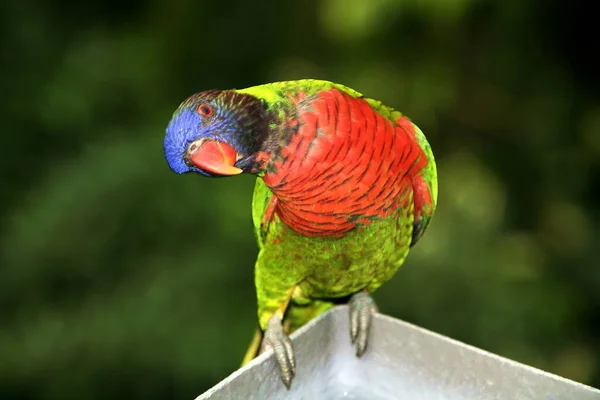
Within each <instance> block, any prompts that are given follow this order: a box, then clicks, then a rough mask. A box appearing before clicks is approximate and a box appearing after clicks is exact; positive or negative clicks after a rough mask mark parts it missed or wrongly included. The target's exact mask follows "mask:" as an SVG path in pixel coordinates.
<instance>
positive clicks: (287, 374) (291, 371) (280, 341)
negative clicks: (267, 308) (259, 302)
mask: <svg viewBox="0 0 600 400" xmlns="http://www.w3.org/2000/svg"><path fill="white" fill-rule="evenodd" d="M269 349H273V352H274V353H275V359H276V360H277V364H278V365H279V375H280V376H281V380H282V381H283V383H284V385H285V386H286V387H287V388H288V389H289V388H290V385H291V384H292V379H293V378H294V376H295V375H296V359H295V356H294V349H293V347H292V341H291V339H290V338H289V336H288V335H287V334H286V333H285V332H284V330H283V325H282V323H281V318H280V317H279V315H277V314H275V315H273V316H272V317H271V318H270V319H269V321H268V322H267V329H266V330H265V334H264V337H263V341H262V345H261V347H260V353H259V354H262V353H264V352H265V351H267V350H269Z"/></svg>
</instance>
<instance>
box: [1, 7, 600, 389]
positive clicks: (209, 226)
mask: <svg viewBox="0 0 600 400" xmlns="http://www.w3.org/2000/svg"><path fill="white" fill-rule="evenodd" d="M584 5H585V3H584V2H583V0H573V1H569V2H568V3H562V2H557V1H541V0H537V1H529V2H523V1H519V0H505V1H491V0H437V1H436V0H406V1H400V0H398V1H392V0H368V1H365V0H324V1H307V0H295V1H275V0H274V1H267V0H264V1H257V2H250V1H243V0H222V1H218V2H215V1H211V2H204V1H192V0H172V1H165V0H154V1H146V2H144V1H129V2H118V1H115V0H108V1H99V0H89V1H87V2H83V1H80V2H62V3H59V2H45V1H42V0H23V1H16V0H9V1H6V2H3V3H2V5H0V15H1V17H0V21H2V23H1V24H0V45H1V50H2V51H1V59H0V61H1V64H0V72H1V73H0V85H1V86H0V88H1V91H2V94H3V96H2V98H1V100H0V101H1V107H0V129H1V132H2V135H1V136H0V141H1V148H2V157H1V158H0V165H1V166H2V168H1V170H0V173H1V179H2V180H1V182H2V186H1V191H0V194H1V196H0V218H1V220H0V222H1V242H0V252H1V253H0V309H1V312H0V398H2V399H40V400H42V399H44V400H45V399H47V400H50V399H65V400H68V399H105V398H111V399H133V398H140V399H141V398H144V399H159V398H160V399H166V398H173V399H192V398H194V397H195V396H196V395H198V394H200V393H202V392H204V391H205V390H207V389H208V388H209V387H211V386H212V385H214V384H216V383H217V382H218V381H219V380H221V379H222V378H224V377H226V376H227V375H228V374H229V373H231V372H232V371H233V370H235V369H236V368H237V367H238V365H239V362H240V360H241V357H242V355H243V353H244V351H245V349H246V346H247V344H248V342H249V340H250V338H251V335H252V332H253V329H254V327H255V298H254V287H253V262H254V259H255V256H256V248H255V244H254V237H253V233H252V228H251V220H250V202H251V191H252V186H253V177H251V176H243V177H238V178H230V179H206V178H201V177H199V176H195V175H185V176H177V175H175V174H174V173H172V172H171V171H170V170H169V168H168V167H167V165H166V162H165V161H164V159H163V154H162V140H163V135H164V130H165V127H166V125H167V123H168V121H169V119H170V117H171V114H172V112H173V111H174V110H175V108H176V107H177V106H178V105H179V103H180V102H181V101H182V100H183V99H184V98H185V97H187V96H188V95H190V94H191V93H193V92H197V91H201V90H205V89H210V88H221V89H228V88H241V87H246V86H252V85H256V84H260V83H265V82H269V81H276V80H287V79H299V78H305V77H313V78H321V79H327V80H332V81H336V82H340V83H343V84H346V85H348V86H351V87H353V88H355V89H357V90H359V91H361V92H363V93H364V94H366V95H368V96H369V97H374V98H377V99H380V100H382V101H384V102H385V103H387V104H389V105H391V106H394V107H396V108H397V109H399V110H401V111H403V112H405V113H406V114H407V115H408V116H409V117H411V118H412V119H413V120H414V121H415V122H416V123H417V124H418V125H419V126H420V127H421V128H422V129H423V131H424V132H425V133H426V135H427V136H428V138H429V140H430V142H431V144H432V146H433V149H434V152H435V154H436V156H437V159H438V163H439V164H438V166H439V177H440V196H439V208H438V212H437V214H436V217H435V218H434V221H433V223H432V225H431V227H430V230H429V231H428V233H427V234H426V235H425V236H424V238H423V240H422V241H421V242H420V243H419V245H418V246H417V247H416V248H415V249H414V251H413V252H412V253H411V255H410V256H409V259H408V262H407V263H406V264H405V266H404V267H403V268H402V269H401V270H400V272H399V273H398V274H397V275H396V277H395V278H394V279H393V280H392V281H391V282H390V283H388V284H387V285H385V286H384V287H383V288H381V289H380V290H379V291H378V292H377V293H376V294H375V298H376V300H377V301H378V303H379V306H380V309H381V311H382V312H384V313H387V314H389V315H392V316H395V317H399V318H402V319H405V320H407V321H410V322H413V323H416V324H418V325H420V326H423V327H425V328H428V329H431V330H434V331H436V332H439V333H442V334H445V335H448V336H450V337H452V338H455V339H459V340H461V341H464V342H466V343H469V344H472V345H475V346H479V347H481V348H483V349H486V350H489V351H492V352H496V353H498V354H500V355H503V356H506V357H510V358H513V359H515V360H518V361H520V362H524V363H527V364H530V365H533V366H535V367H539V368H543V369H545V370H548V371H551V372H553V373H557V374H560V375H563V376H565V377H568V378H572V379H575V380H578V381H581V382H584V383H587V384H591V385H594V386H600V268H599V266H600V265H599V264H600V263H599V261H598V256H597V250H595V249H597V248H598V246H600V232H599V230H600V227H599V224H598V217H599V210H598V200H599V197H600V196H599V192H600V162H599V160H600V132H599V131H600V101H599V97H598V92H599V90H598V89H599V79H598V70H600V65H599V64H598V61H596V60H594V59H593V57H592V56H595V55H597V54H595V53H597V49H596V50H594V48H595V47H594V46H596V45H595V44H587V41H588V40H593V39H592V33H593V32H594V31H595V30H596V29H595V25H597V23H596V22H595V20H593V19H592V18H594V17H592V15H593V14H592V13H591V12H590V11H589V10H588V9H586V8H585V6H584Z"/></svg>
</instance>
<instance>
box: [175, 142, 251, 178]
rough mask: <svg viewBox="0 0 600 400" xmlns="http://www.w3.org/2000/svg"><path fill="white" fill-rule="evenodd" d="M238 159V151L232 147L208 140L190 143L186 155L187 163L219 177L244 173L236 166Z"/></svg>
mask: <svg viewBox="0 0 600 400" xmlns="http://www.w3.org/2000/svg"><path fill="white" fill-rule="evenodd" d="M237 157H238V154H237V151H236V150H235V149H234V148H233V147H231V145H229V144H227V143H225V142H220V141H216V140H207V139H198V140H196V141H194V142H192V143H190V145H189V146H188V148H187V149H186V151H185V155H184V158H185V161H186V163H188V164H191V165H193V166H195V167H196V168H200V169H201V170H204V171H206V172H209V173H212V174H218V175H238V174H241V173H242V172H244V171H243V170H242V169H240V168H238V167H235V166H234V164H235V163H236V161H237Z"/></svg>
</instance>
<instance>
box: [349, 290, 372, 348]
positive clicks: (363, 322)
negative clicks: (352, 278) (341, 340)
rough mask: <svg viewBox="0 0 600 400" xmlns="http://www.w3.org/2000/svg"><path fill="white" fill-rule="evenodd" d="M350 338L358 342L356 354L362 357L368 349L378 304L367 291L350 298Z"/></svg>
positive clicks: (353, 341) (355, 342) (354, 342)
mask: <svg viewBox="0 0 600 400" xmlns="http://www.w3.org/2000/svg"><path fill="white" fill-rule="evenodd" d="M348 305H349V306H350V340H351V341H352V343H353V344H356V356H357V357H361V356H362V355H363V354H364V353H365V350H367V343H368V340H369V331H370V330H371V320H372V319H373V315H374V314H375V313H376V312H377V305H376V304H375V301H373V298H372V297H371V296H370V295H369V293H367V292H366V291H364V290H363V291H361V292H358V293H356V294H355V295H353V296H352V297H351V298H350V302H349V304H348Z"/></svg>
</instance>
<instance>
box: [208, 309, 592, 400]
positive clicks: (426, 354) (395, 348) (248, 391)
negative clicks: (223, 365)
mask: <svg viewBox="0 0 600 400" xmlns="http://www.w3.org/2000/svg"><path fill="white" fill-rule="evenodd" d="M348 331H349V328H348V308H347V306H339V307H335V308H334V309H332V310H330V311H329V312H327V313H325V314H323V315H321V316H320V317H318V318H316V319H315V320H313V321H311V322H310V323H309V324H307V325H305V326H304V327H302V328H301V329H299V330H298V331H297V332H295V333H294V334H293V335H292V339H293V341H294V348H295V350H296V357H297V375H296V377H295V378H294V381H293V382H292V387H291V389H290V390H289V391H288V390H287V389H286V388H285V387H284V386H283V384H282V383H281V381H280V380H279V374H278V371H277V365H276V363H275V360H274V358H273V354H272V352H268V353H265V354H263V355H261V356H260V357H258V358H256V359H255V360H253V361H252V362H251V363H249V364H248V365H246V366H245V367H243V368H241V369H239V370H237V371H235V372H234V373H233V374H231V375H230V376H229V377H227V378H226V379H225V380H223V381H221V382H220V383H219V384H217V385H216V386H214V387H213V388H212V389H210V390H208V391H207V392H206V393H204V394H202V395H200V396H199V397H197V398H196V400H208V399H210V400H221V399H232V400H233V399H235V400H239V399H261V400H262V399H319V400H329V399H331V400H335V399H346V400H348V399H355V400H358V399H361V400H362V399H364V400H388V399H390V400H391V399H410V400H434V399H435V400H442V399H443V400H468V399H477V400H504V399H506V400H533V399H535V400H563V399H564V400H567V399H569V400H571V399H572V400H600V390H597V389H594V388H592V387H589V386H585V385H582V384H580V383H577V382H573V381H570V380H568V379H564V378H561V377H559V376H556V375H552V374H549V373H547V372H544V371H541V370H538V369H535V368H532V367H529V366H527V365H523V364H520V363H517V362H515V361H512V360H509V359H506V358H502V357H500V356H497V355H495V354H491V353H488V352H486V351H483V350H481V349H478V348H475V347H472V346H468V345H466V344H464V343H461V342H458V341H455V340H452V339H449V338H447V337H445V336H441V335H438V334H436V333H433V332H430V331H428V330H425V329H423V328H419V327H417V326H414V325H411V324H409V323H406V322H403V321H400V320H397V319H394V318H391V317H388V316H386V315H382V314H378V315H377V316H376V317H375V319H374V325H373V329H372V331H371V340H370V341H369V348H368V349H367V352H366V354H365V355H364V356H363V357H362V358H360V359H358V358H356V356H355V355H354V347H353V346H352V345H351V344H350V338H349V333H348Z"/></svg>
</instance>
